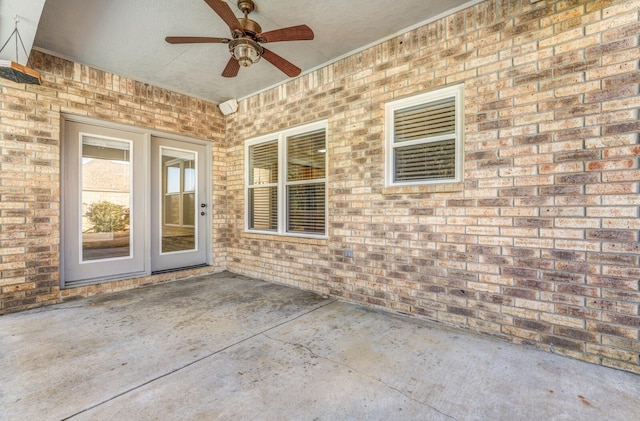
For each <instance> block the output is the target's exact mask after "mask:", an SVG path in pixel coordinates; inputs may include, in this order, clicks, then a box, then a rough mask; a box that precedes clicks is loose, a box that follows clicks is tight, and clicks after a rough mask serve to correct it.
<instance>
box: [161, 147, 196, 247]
mask: <svg viewBox="0 0 640 421" xmlns="http://www.w3.org/2000/svg"><path fill="white" fill-rule="evenodd" d="M160 156H161V159H162V195H161V196H162V215H161V221H162V226H161V228H160V229H161V231H162V235H161V236H160V238H161V242H162V244H161V246H162V247H161V251H162V253H170V252H176V251H185V250H195V248H196V243H197V241H196V230H195V222H196V212H197V211H198V209H197V198H196V153H195V152H189V151H182V150H177V149H170V148H165V147H162V148H161V154H160Z"/></svg>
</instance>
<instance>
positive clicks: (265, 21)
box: [1, 0, 477, 102]
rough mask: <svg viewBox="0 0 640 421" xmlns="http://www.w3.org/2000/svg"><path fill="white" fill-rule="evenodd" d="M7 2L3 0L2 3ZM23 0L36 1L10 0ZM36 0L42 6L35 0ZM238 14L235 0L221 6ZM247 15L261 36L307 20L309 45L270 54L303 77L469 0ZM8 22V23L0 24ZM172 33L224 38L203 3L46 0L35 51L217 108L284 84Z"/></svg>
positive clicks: (321, 6)
mask: <svg viewBox="0 0 640 421" xmlns="http://www.w3.org/2000/svg"><path fill="white" fill-rule="evenodd" d="M4 1H6V0H3V3H4ZM9 1H10V2H19V3H22V2H28V1H35V0H9ZM40 1H41V0H40ZM226 1H227V3H229V5H230V6H231V8H232V10H233V11H234V12H237V13H236V16H241V15H242V14H241V12H240V11H239V10H238V9H237V6H236V1H235V0H226ZM254 1H255V3H256V11H255V12H253V13H251V15H250V18H252V19H253V20H255V21H256V22H258V23H259V24H260V25H261V26H262V30H263V31H264V32H266V31H270V30H274V29H278V28H282V27H288V26H294V25H301V24H307V25H308V26H310V27H311V28H312V29H313V31H314V33H315V39H314V40H312V41H293V42H278V43H270V44H268V48H269V49H270V50H272V51H273V52H275V53H277V54H279V55H281V56H282V57H284V58H286V59H287V60H289V61H291V62H292V63H294V64H296V65H297V66H298V67H300V68H301V69H302V71H303V73H304V72H305V71H308V70H310V69H313V68H315V67H318V66H320V65H322V64H325V63H327V62H330V61H333V60H335V59H336V58H337V57H340V56H344V55H345V54H347V53H350V52H353V51H355V50H357V49H359V48H362V47H364V46H366V45H369V44H372V43H375V42H376V41H379V40H381V39H384V38H387V37H389V36H392V35H394V34H398V33H402V32H404V30H406V29H407V28H410V27H413V26H415V25H417V24H419V23H422V22H425V21H427V20H430V19H433V18H434V17H436V16H440V15H442V14H445V13H447V12H448V11H451V10H453V9H455V8H459V7H463V5H465V4H471V3H476V2H477V1H471V2H470V1H469V0H400V1H394V2H390V1H389V0H321V1H319V0H297V1H290V0H254ZM1 23H2V26H5V22H4V17H3V21H2V22H1ZM168 35H172V36H209V37H225V38H226V37H229V36H230V32H229V29H228V27H227V26H226V25H225V23H224V22H223V21H222V20H221V19H220V17H219V16H218V15H217V14H216V13H215V12H214V11H213V10H212V9H211V8H210V7H209V6H208V5H207V4H206V3H205V2H204V0H46V3H45V5H44V10H43V11H42V16H41V18H40V23H39V25H38V29H37V34H36V37H35V42H34V46H35V47H37V48H39V49H41V50H44V51H48V52H52V53H54V54H56V55H59V56H62V57H65V58H68V59H71V60H73V61H75V62H79V63H83V64H87V65H90V66H93V67H96V68H98V69H102V70H106V71H109V72H113V73H116V74H119V75H123V76H127V77H130V78H133V79H136V80H139V81H142V82H147V83H150V84H153V85H156V86H160V87H164V88H168V89H171V90H174V91H177V92H182V93H186V94H189V95H192V96H195V97H198V98H203V99H207V100H210V101H214V102H222V101H226V100H227V99H229V98H241V97H245V96H248V95H250V94H253V93H255V92H258V91H261V90H263V89H265V88H267V87H270V86H273V85H275V84H278V83H280V82H283V81H285V80H286V79H287V77H286V75H284V74H283V73H282V72H280V71H279V70H278V69H277V68H275V67H273V66H272V65H271V64H270V63H269V62H267V61H266V60H260V62H258V63H257V64H255V65H253V66H252V67H250V68H247V69H244V68H243V69H240V73H239V75H238V76H237V77H236V78H232V79H229V78H224V77H222V76H221V75H220V74H221V73H222V70H223V69H224V67H225V65H226V63H227V61H228V60H229V52H228V48H227V46H226V45H224V44H190V45H184V44H183V45H171V44H168V43H166V42H165V41H164V38H165V37H166V36H168Z"/></svg>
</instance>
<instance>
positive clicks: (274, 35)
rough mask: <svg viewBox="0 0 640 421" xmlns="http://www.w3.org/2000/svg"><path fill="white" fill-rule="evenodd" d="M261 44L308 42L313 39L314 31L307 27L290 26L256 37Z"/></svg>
mask: <svg viewBox="0 0 640 421" xmlns="http://www.w3.org/2000/svg"><path fill="white" fill-rule="evenodd" d="M256 38H258V40H260V42H278V41H306V40H311V39H313V31H312V30H311V28H309V27H308V26H307V25H298V26H290V27H288V28H282V29H276V30H274V31H269V32H263V33H261V34H258V35H256Z"/></svg>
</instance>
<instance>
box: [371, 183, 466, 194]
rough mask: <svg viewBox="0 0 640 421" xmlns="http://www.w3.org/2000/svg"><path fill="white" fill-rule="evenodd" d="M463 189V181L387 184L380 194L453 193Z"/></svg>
mask: <svg viewBox="0 0 640 421" xmlns="http://www.w3.org/2000/svg"><path fill="white" fill-rule="evenodd" d="M463 190H464V183H463V182H458V183H439V184H416V185H411V186H388V187H384V188H383V189H382V194H420V193H455V192H461V191H463Z"/></svg>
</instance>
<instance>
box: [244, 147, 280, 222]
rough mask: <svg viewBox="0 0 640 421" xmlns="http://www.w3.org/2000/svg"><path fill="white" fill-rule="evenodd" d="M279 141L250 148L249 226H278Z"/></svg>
mask: <svg viewBox="0 0 640 421" xmlns="http://www.w3.org/2000/svg"><path fill="white" fill-rule="evenodd" d="M277 183H278V142H277V141H272V142H268V143H262V144H259V145H255V146H252V147H250V148H249V192H248V193H249V194H248V200H249V209H248V210H249V227H250V228H252V229H259V230H268V231H273V230H276V229H277V228H278V185H277Z"/></svg>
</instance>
